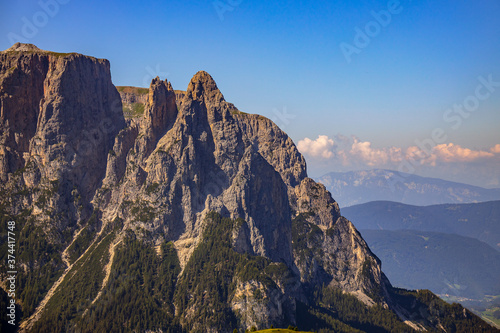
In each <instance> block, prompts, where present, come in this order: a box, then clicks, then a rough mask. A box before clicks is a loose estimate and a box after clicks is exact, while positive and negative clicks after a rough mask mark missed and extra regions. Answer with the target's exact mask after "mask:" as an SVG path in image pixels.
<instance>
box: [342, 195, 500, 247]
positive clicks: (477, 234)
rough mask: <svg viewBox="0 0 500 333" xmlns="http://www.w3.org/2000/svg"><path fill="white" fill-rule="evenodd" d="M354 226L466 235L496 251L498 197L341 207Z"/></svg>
mask: <svg viewBox="0 0 500 333" xmlns="http://www.w3.org/2000/svg"><path fill="white" fill-rule="evenodd" d="M342 214H343V215H344V216H345V217H347V218H348V219H349V220H351V221H355V222H354V224H355V225H356V227H357V228H358V229H385V230H400V229H406V230H409V229H411V230H420V231H434V232H442V233H447V234H457V235H462V236H468V237H473V238H476V239H478V240H480V241H483V242H485V243H487V244H489V245H490V246H492V247H493V248H495V249H496V250H498V251H500V201H489V202H482V203H476V204H445V205H432V206H424V207H419V206H412V205H406V204H402V203H397V202H391V201H373V202H368V203H365V204H362V205H355V206H351V207H346V208H343V209H342Z"/></svg>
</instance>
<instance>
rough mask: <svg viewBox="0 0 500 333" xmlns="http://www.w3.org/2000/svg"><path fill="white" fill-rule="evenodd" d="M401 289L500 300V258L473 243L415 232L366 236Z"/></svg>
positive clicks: (467, 239)
mask: <svg viewBox="0 0 500 333" xmlns="http://www.w3.org/2000/svg"><path fill="white" fill-rule="evenodd" d="M361 234H362V235H363V238H364V239H365V240H366V242H367V243H368V245H369V246H370V248H371V249H372V250H373V252H374V253H375V254H376V255H377V256H378V257H379V258H380V259H381V260H382V263H383V268H384V272H385V273H386V274H387V277H388V278H389V279H390V280H391V282H392V283H393V284H394V285H396V286H398V287H401V288H408V289H423V288H428V289H430V290H431V291H432V292H435V293H437V294H440V295H452V296H454V297H457V298H467V299H483V298H484V297H485V296H486V295H500V253H498V252H497V251H495V250H493V249H492V248H491V247H490V246H489V245H487V244H485V243H483V242H481V241H478V240H477V239H474V238H470V237H463V236H458V235H454V234H443V233H436V232H428V231H415V230H395V231H392V230H361Z"/></svg>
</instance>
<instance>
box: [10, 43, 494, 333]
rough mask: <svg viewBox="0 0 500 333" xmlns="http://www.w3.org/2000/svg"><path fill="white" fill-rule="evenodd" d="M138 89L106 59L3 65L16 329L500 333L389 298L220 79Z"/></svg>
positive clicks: (321, 201) (31, 51)
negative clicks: (120, 84)
mask: <svg viewBox="0 0 500 333" xmlns="http://www.w3.org/2000/svg"><path fill="white" fill-rule="evenodd" d="M126 90H127V89H123V90H122V94H121V95H120V93H119V92H118V90H117V89H116V87H114V86H113V84H112V83H111V76H110V72H109V62H108V61H107V60H103V59H96V58H93V57H89V56H84V55H80V54H75V53H68V54H61V53H54V52H49V51H43V50H40V49H38V48H37V47H36V46H34V45H30V44H19V43H18V44H15V45H14V46H13V47H11V48H10V49H8V50H6V51H3V52H1V53H0V97H1V98H0V101H1V119H0V127H1V133H2V136H1V138H0V151H1V154H0V178H1V179H2V186H1V188H0V192H1V193H0V217H1V220H2V224H1V226H0V235H1V247H2V248H1V251H0V254H1V257H0V265H1V268H2V269H1V271H2V272H5V271H7V269H6V268H7V267H5V265H6V263H7V257H6V256H7V253H8V252H7V249H8V248H9V249H10V247H8V245H7V243H8V242H7V239H8V236H9V235H10V234H8V232H9V231H10V232H12V230H10V229H8V227H12V225H13V224H12V223H14V224H15V228H11V229H15V236H16V237H17V238H16V243H15V253H16V262H15V263H13V265H15V267H16V269H17V270H18V273H17V276H16V283H17V284H16V288H17V292H16V296H15V299H16V303H17V307H18V311H17V312H16V313H17V314H18V316H19V317H18V320H19V319H20V320H22V321H21V323H20V331H23V332H24V331H30V332H46V331H47V330H49V331H54V332H66V331H67V332H111V331H113V332H114V331H127V332H128V331H135V332H139V331H141V332H142V331H155V332H188V331H189V332H230V331H233V329H235V328H236V329H239V330H240V331H244V330H245V329H248V328H250V327H253V326H255V327H256V328H267V327H270V326H271V325H274V326H276V327H287V326H288V325H290V324H291V325H295V326H299V327H300V328H301V329H304V330H319V329H324V331H326V332H328V331H330V332H331V331H335V332H338V331H340V332H358V331H370V332H373V331H380V332H387V331H401V332H403V331H404V332H408V331H413V330H414V329H416V330H420V329H428V330H436V329H438V328H439V329H443V330H447V331H451V330H452V329H458V330H471V329H472V328H474V329H475V330H478V331H484V332H493V331H494V328H492V327H491V326H489V325H487V324H486V323H485V322H483V321H481V319H480V318H479V317H477V316H475V315H474V314H473V313H471V312H470V311H468V310H466V309H464V308H462V307H461V306H459V305H458V304H452V305H449V304H447V303H445V302H443V301H441V300H439V298H438V297H437V296H435V295H434V294H432V293H431V292H429V291H405V290H402V289H397V288H393V287H392V286H391V284H390V282H389V281H388V280H387V278H386V277H385V275H384V274H383V273H382V271H381V269H380V265H381V263H380V260H379V259H378V258H377V257H376V256H375V255H374V254H373V253H372V252H371V250H370V249H369V247H368V246H367V244H366V242H365V241H364V240H363V238H362V237H361V235H360V234H359V232H358V231H357V230H356V228H355V227H354V225H353V224H352V223H351V222H350V221H349V220H347V219H346V218H344V217H342V216H341V214H340V210H339V208H338V205H337V203H336V202H335V201H334V200H333V198H332V197H331V196H330V193H329V192H328V191H327V190H326V188H325V187H324V186H323V185H321V184H319V183H316V182H315V181H314V180H312V179H311V178H308V177H307V174H306V164H305V160H304V158H303V157H302V155H301V154H300V153H299V152H298V150H297V148H296V147H295V145H294V143H293V142H292V140H291V139H290V138H289V137H288V136H287V135H286V134H285V133H284V132H283V131H281V130H280V129H279V128H278V127H277V126H276V125H275V124H274V123H273V122H272V121H270V120H269V119H267V118H265V117H262V116H259V115H251V114H246V113H243V112H241V111H239V110H238V109H237V108H236V107H235V106H234V105H233V104H231V103H228V102H226V101H225V99H224V96H223V95H222V93H221V92H220V91H219V89H218V88H217V85H216V83H215V81H214V80H213V78H212V77H211V76H210V75H209V74H208V73H206V72H203V71H200V72H198V73H196V74H195V75H194V76H193V78H192V79H191V81H190V83H189V85H188V87H187V90H186V91H181V92H179V91H177V92H176V91H174V89H173V88H172V86H171V84H170V82H168V81H167V80H165V81H163V80H160V79H159V78H155V79H153V80H152V82H151V85H150V87H149V89H148V93H147V99H142V100H141V99H134V100H132V99H133V98H135V97H134V96H128V97H127V98H129V99H127V100H125V97H124V95H125V94H129V95H135V94H141V93H142V92H141V91H140V89H139V88H136V89H129V91H128V92H127V91H126ZM122 98H123V99H124V101H123V102H122V100H121V99H122ZM134 103H135V104H134ZM129 105H130V106H132V109H130V106H129ZM142 106H143V107H142ZM134 107H135V109H134ZM129 110H132V111H133V112H130V111H129ZM125 116H126V117H125ZM10 221H12V222H10ZM3 277H4V276H2V281H6V279H4V278H3ZM2 288H3V290H1V291H0V303H1V304H0V306H1V307H2V308H3V307H4V306H6V304H7V302H9V300H8V297H7V294H6V292H5V290H6V286H5V285H2ZM3 320H4V319H2V322H1V323H0V324H1V325H5V322H4V321H3ZM2 327H5V326H2Z"/></svg>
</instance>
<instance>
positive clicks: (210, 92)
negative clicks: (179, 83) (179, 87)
mask: <svg viewBox="0 0 500 333" xmlns="http://www.w3.org/2000/svg"><path fill="white" fill-rule="evenodd" d="M187 95H189V96H191V98H192V99H193V100H200V99H204V100H205V101H206V102H207V103H208V104H219V103H221V102H223V101H225V100H224V96H223V95H222V93H221V92H220V90H219V88H218V87H217V84H216V83H215V80H214V79H213V78H212V76H210V74H208V73H207V72H205V71H199V72H198V73H196V74H195V75H194V76H193V78H192V79H191V82H189V85H188V89H187Z"/></svg>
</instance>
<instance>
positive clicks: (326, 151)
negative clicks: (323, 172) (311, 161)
mask: <svg viewBox="0 0 500 333" xmlns="http://www.w3.org/2000/svg"><path fill="white" fill-rule="evenodd" d="M334 145H335V142H334V141H333V140H332V139H330V138H329V137H328V136H326V135H319V136H318V138H317V139H316V140H311V139H309V138H305V139H303V140H300V141H299V142H298V144H297V148H298V149H299V151H300V152H301V153H302V154H305V155H310V156H312V157H321V158H326V159H329V158H332V157H333V156H334V154H333V151H332V148H333V147H334Z"/></svg>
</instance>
